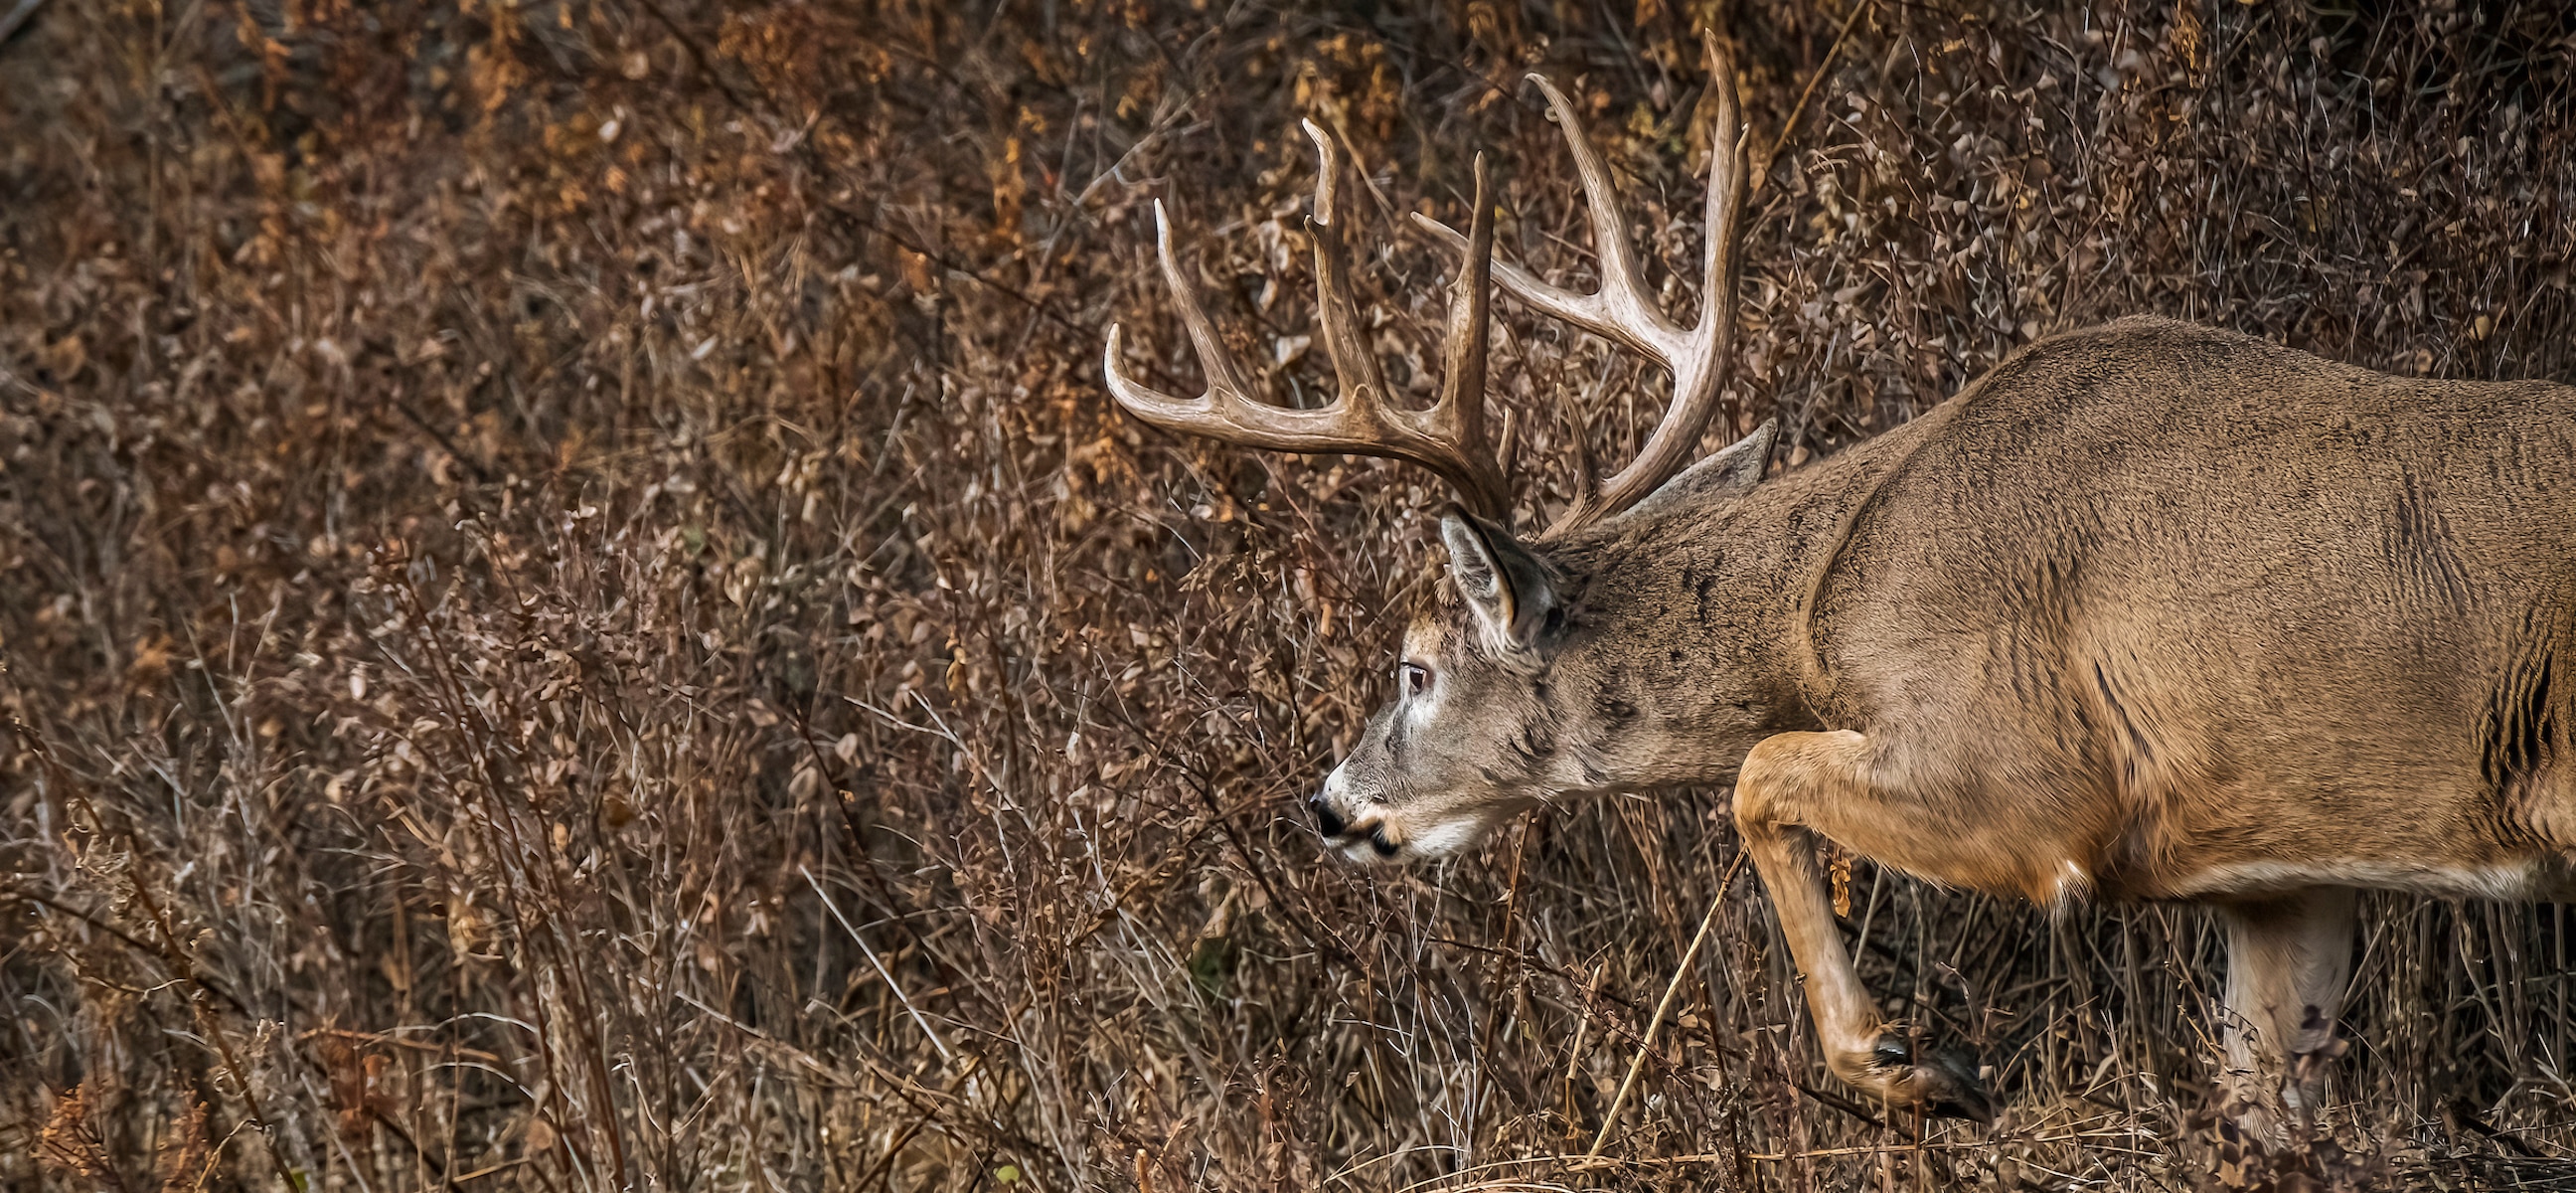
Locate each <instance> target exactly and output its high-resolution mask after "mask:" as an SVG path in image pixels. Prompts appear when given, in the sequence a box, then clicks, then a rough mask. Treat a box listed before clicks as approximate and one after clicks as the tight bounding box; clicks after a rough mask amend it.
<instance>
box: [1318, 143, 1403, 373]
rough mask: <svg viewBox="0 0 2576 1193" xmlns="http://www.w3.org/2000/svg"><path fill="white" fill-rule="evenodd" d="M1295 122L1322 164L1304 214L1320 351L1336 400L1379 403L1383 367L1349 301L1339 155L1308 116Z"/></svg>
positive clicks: (1349, 259)
mask: <svg viewBox="0 0 2576 1193" xmlns="http://www.w3.org/2000/svg"><path fill="white" fill-rule="evenodd" d="M1298 124H1300V125H1302V126H1303V127H1304V128H1305V130H1306V136H1307V139H1309V140H1312V141H1313V142H1314V143H1315V156H1316V157H1317V158H1319V159H1321V165H1320V166H1319V167H1318V168H1317V169H1316V172H1315V211H1314V214H1312V215H1309V216H1307V217H1306V234H1307V236H1308V237H1309V238H1311V239H1312V240H1313V241H1314V242H1315V319H1316V322H1318V323H1321V324H1323V332H1324V350H1325V352H1327V353H1328V354H1330V355H1331V356H1332V358H1333V379H1334V381H1336V382H1337V383H1339V385H1340V387H1341V401H1344V402H1348V403H1350V404H1352V405H1353V406H1368V407H1372V408H1375V407H1381V406H1383V405H1384V403H1385V399H1386V371H1385V369H1384V368H1382V367H1380V366H1379V364H1378V361H1377V352H1376V351H1375V350H1374V349H1372V348H1370V347H1369V343H1368V338H1367V336H1366V334H1365V333H1363V332H1362V331H1361V329H1360V317H1359V311H1358V308H1357V304H1356V303H1354V302H1352V301H1351V255H1350V249H1349V248H1348V247H1347V246H1345V245H1344V244H1343V243H1342V228H1341V222H1340V214H1341V212H1340V193H1341V188H1340V186H1339V182H1340V179H1341V173H1342V158H1341V154H1340V153H1338V152H1336V151H1335V150H1334V148H1333V138H1332V137H1331V136H1329V135H1327V134H1326V133H1325V132H1324V130H1323V129H1322V128H1320V127H1317V125H1316V124H1315V122H1314V121H1312V120H1301V121H1298Z"/></svg>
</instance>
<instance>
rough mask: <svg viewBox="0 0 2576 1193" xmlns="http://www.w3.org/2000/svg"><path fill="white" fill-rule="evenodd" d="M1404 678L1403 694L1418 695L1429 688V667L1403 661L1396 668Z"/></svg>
mask: <svg viewBox="0 0 2576 1193" xmlns="http://www.w3.org/2000/svg"><path fill="white" fill-rule="evenodd" d="M1396 671H1397V672H1398V673H1399V674H1400V675H1402V676H1403V678H1404V694H1405V695H1407V696H1419V695H1421V694H1423V693H1424V692H1428V691H1430V690H1431V668H1429V667H1425V666H1423V665H1422V664H1420V663H1405V664H1403V665H1401V666H1399V667H1397V668H1396Z"/></svg>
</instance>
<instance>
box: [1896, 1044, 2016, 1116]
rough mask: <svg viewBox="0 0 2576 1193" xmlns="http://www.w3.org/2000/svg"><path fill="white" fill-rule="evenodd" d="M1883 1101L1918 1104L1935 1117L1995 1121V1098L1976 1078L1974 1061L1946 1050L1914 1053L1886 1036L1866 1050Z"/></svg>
mask: <svg viewBox="0 0 2576 1193" xmlns="http://www.w3.org/2000/svg"><path fill="white" fill-rule="evenodd" d="M1870 1059H1871V1061H1872V1062H1873V1064H1872V1067H1873V1068H1874V1069H1876V1070H1877V1072H1878V1074H1879V1078H1880V1080H1881V1081H1882V1082H1883V1083H1884V1086H1883V1088H1884V1089H1885V1090H1886V1091H1887V1100H1888V1101H1889V1102H1890V1103H1891V1104H1894V1105H1900V1106H1920V1107H1922V1108H1923V1110H1924V1112H1925V1113H1927V1114H1930V1115H1932V1116H1933V1117H1935V1118H1964V1119H1973V1120H1975V1121H1977V1122H1981V1123H1991V1122H1993V1121H1995V1098H1994V1095H1993V1094H1991V1093H1988V1092H1986V1083H1985V1082H1983V1081H1981V1080H1979V1079H1978V1078H1977V1062H1976V1058H1975V1057H1973V1056H1970V1055H1969V1054H1967V1053H1965V1052H1961V1051H1958V1050H1956V1049H1950V1048H1926V1049H1921V1050H1918V1049H1916V1048H1915V1046H1914V1042H1913V1041H1912V1040H1909V1039H1907V1038H1906V1037H1904V1036H1902V1035H1899V1034H1897V1033H1895V1032H1889V1033H1887V1034H1885V1035H1882V1036H1880V1037H1879V1038H1878V1043H1877V1044H1876V1045H1874V1046H1873V1047H1871V1049H1870Z"/></svg>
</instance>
